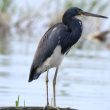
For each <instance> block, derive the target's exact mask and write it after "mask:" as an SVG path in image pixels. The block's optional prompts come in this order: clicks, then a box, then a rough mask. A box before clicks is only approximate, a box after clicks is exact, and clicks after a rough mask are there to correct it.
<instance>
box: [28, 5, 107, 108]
mask: <svg viewBox="0 0 110 110" xmlns="http://www.w3.org/2000/svg"><path fill="white" fill-rule="evenodd" d="M81 15H83V16H93V17H99V18H107V17H106V16H102V15H98V14H93V13H89V12H86V11H83V10H82V9H80V8H77V7H71V8H69V9H67V10H66V11H65V13H64V14H63V16H62V22H60V23H57V24H55V25H54V26H52V27H51V28H50V29H48V30H47V32H46V33H45V34H44V35H43V37H42V38H41V40H40V42H39V44H38V47H37V50H36V52H35V56H34V59H33V62H32V65H31V69H30V75H29V82H31V81H33V80H35V79H38V78H39V76H40V75H41V74H42V73H44V72H46V95H47V97H46V101H47V106H49V99H48V81H49V80H48V73H49V69H51V68H55V69H56V70H55V75H54V78H53V104H54V107H56V78H57V74H58V70H59V66H60V64H61V62H62V60H63V58H64V56H66V55H67V54H68V52H69V51H70V49H71V47H72V46H73V45H74V44H75V43H77V42H78V40H79V39H80V37H81V34H82V30H83V25H82V21H81V20H80V19H78V18H77V16H81Z"/></svg>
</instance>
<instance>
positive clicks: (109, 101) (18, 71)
mask: <svg viewBox="0 0 110 110" xmlns="http://www.w3.org/2000/svg"><path fill="white" fill-rule="evenodd" d="M13 45H14V46H13ZM13 45H12V47H13V48H12V50H13V52H12V53H11V54H2V53H1V54H0V106H15V100H16V99H17V97H18V95H19V96H20V105H21V106H22V105H23V103H24V100H25V102H26V106H29V105H33V106H44V105H45V104H46V100H45V98H46V93H45V79H44V78H45V74H42V75H41V76H40V78H39V79H38V80H36V81H33V82H32V83H28V75H29V69H30V65H31V63H32V59H33V53H34V51H35V48H36V47H35V46H34V44H32V45H31V44H30V48H31V49H30V50H31V51H30V52H28V53H29V54H22V51H23V50H25V49H26V48H25V46H24V45H22V43H17V44H16V45H15V44H13ZM7 47H8V46H7ZM23 47H24V48H23ZM33 47H35V48H33ZM17 50H18V51H17ZM109 56H110V53H109V52H107V51H102V52H94V51H92V52H88V51H75V52H74V53H72V52H71V54H69V55H68V56H67V57H66V58H65V59H64V61H63V63H62V65H61V67H60V70H59V74H58V79H57V105H59V106H63V107H68V106H69V107H73V108H78V109H79V110H108V109H109V108H110V58H109ZM53 74H54V69H51V70H50V74H49V79H50V81H49V98H50V100H51V98H52V78H53Z"/></svg>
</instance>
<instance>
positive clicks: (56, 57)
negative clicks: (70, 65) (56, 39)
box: [38, 46, 64, 71]
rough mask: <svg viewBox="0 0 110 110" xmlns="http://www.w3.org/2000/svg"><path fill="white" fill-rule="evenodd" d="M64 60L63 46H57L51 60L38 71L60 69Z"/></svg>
mask: <svg viewBox="0 0 110 110" xmlns="http://www.w3.org/2000/svg"><path fill="white" fill-rule="evenodd" d="M63 58H64V55H63V54H61V46H57V47H56V48H55V50H54V52H53V54H52V55H51V56H50V57H49V58H47V60H46V61H45V62H44V63H43V64H42V66H41V67H40V68H39V69H38V71H45V70H46V69H47V67H49V68H53V67H58V66H59V65H60V64H61V62H62V60H63Z"/></svg>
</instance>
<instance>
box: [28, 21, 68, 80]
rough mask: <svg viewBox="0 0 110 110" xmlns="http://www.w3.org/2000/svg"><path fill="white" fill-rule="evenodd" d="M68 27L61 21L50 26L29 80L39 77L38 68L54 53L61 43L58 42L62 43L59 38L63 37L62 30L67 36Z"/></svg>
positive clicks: (40, 45) (40, 44)
mask: <svg viewBox="0 0 110 110" xmlns="http://www.w3.org/2000/svg"><path fill="white" fill-rule="evenodd" d="M61 27H62V28H61ZM66 29H67V28H66V27H65V26H64V25H63V24H61V23H60V24H57V25H55V26H53V27H52V28H50V29H49V30H48V31H47V32H46V34H45V35H44V36H43V37H42V39H41V41H40V43H39V45H38V49H37V51H36V53H35V56H34V60H33V63H32V66H31V70H30V76H29V81H32V80H33V79H37V78H38V77H39V75H40V74H41V73H37V74H36V69H37V68H38V67H40V66H41V65H42V64H43V62H44V61H45V60H46V59H47V58H48V57H50V56H51V55H52V53H53V51H54V49H55V48H56V46H57V45H59V44H58V43H60V42H59V40H60V38H61V37H62V34H61V33H62V31H63V34H64V36H66ZM35 75H37V76H35ZM34 76H35V77H34Z"/></svg>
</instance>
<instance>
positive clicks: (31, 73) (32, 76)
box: [28, 66, 41, 82]
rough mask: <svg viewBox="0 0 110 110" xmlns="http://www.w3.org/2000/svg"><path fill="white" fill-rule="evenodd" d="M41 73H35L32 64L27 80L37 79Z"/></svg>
mask: <svg viewBox="0 0 110 110" xmlns="http://www.w3.org/2000/svg"><path fill="white" fill-rule="evenodd" d="M40 74H41V73H37V72H36V68H34V67H33V66H32V67H31V70H30V75H29V80H28V82H31V81H32V80H35V79H38V77H39V76H40Z"/></svg>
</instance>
